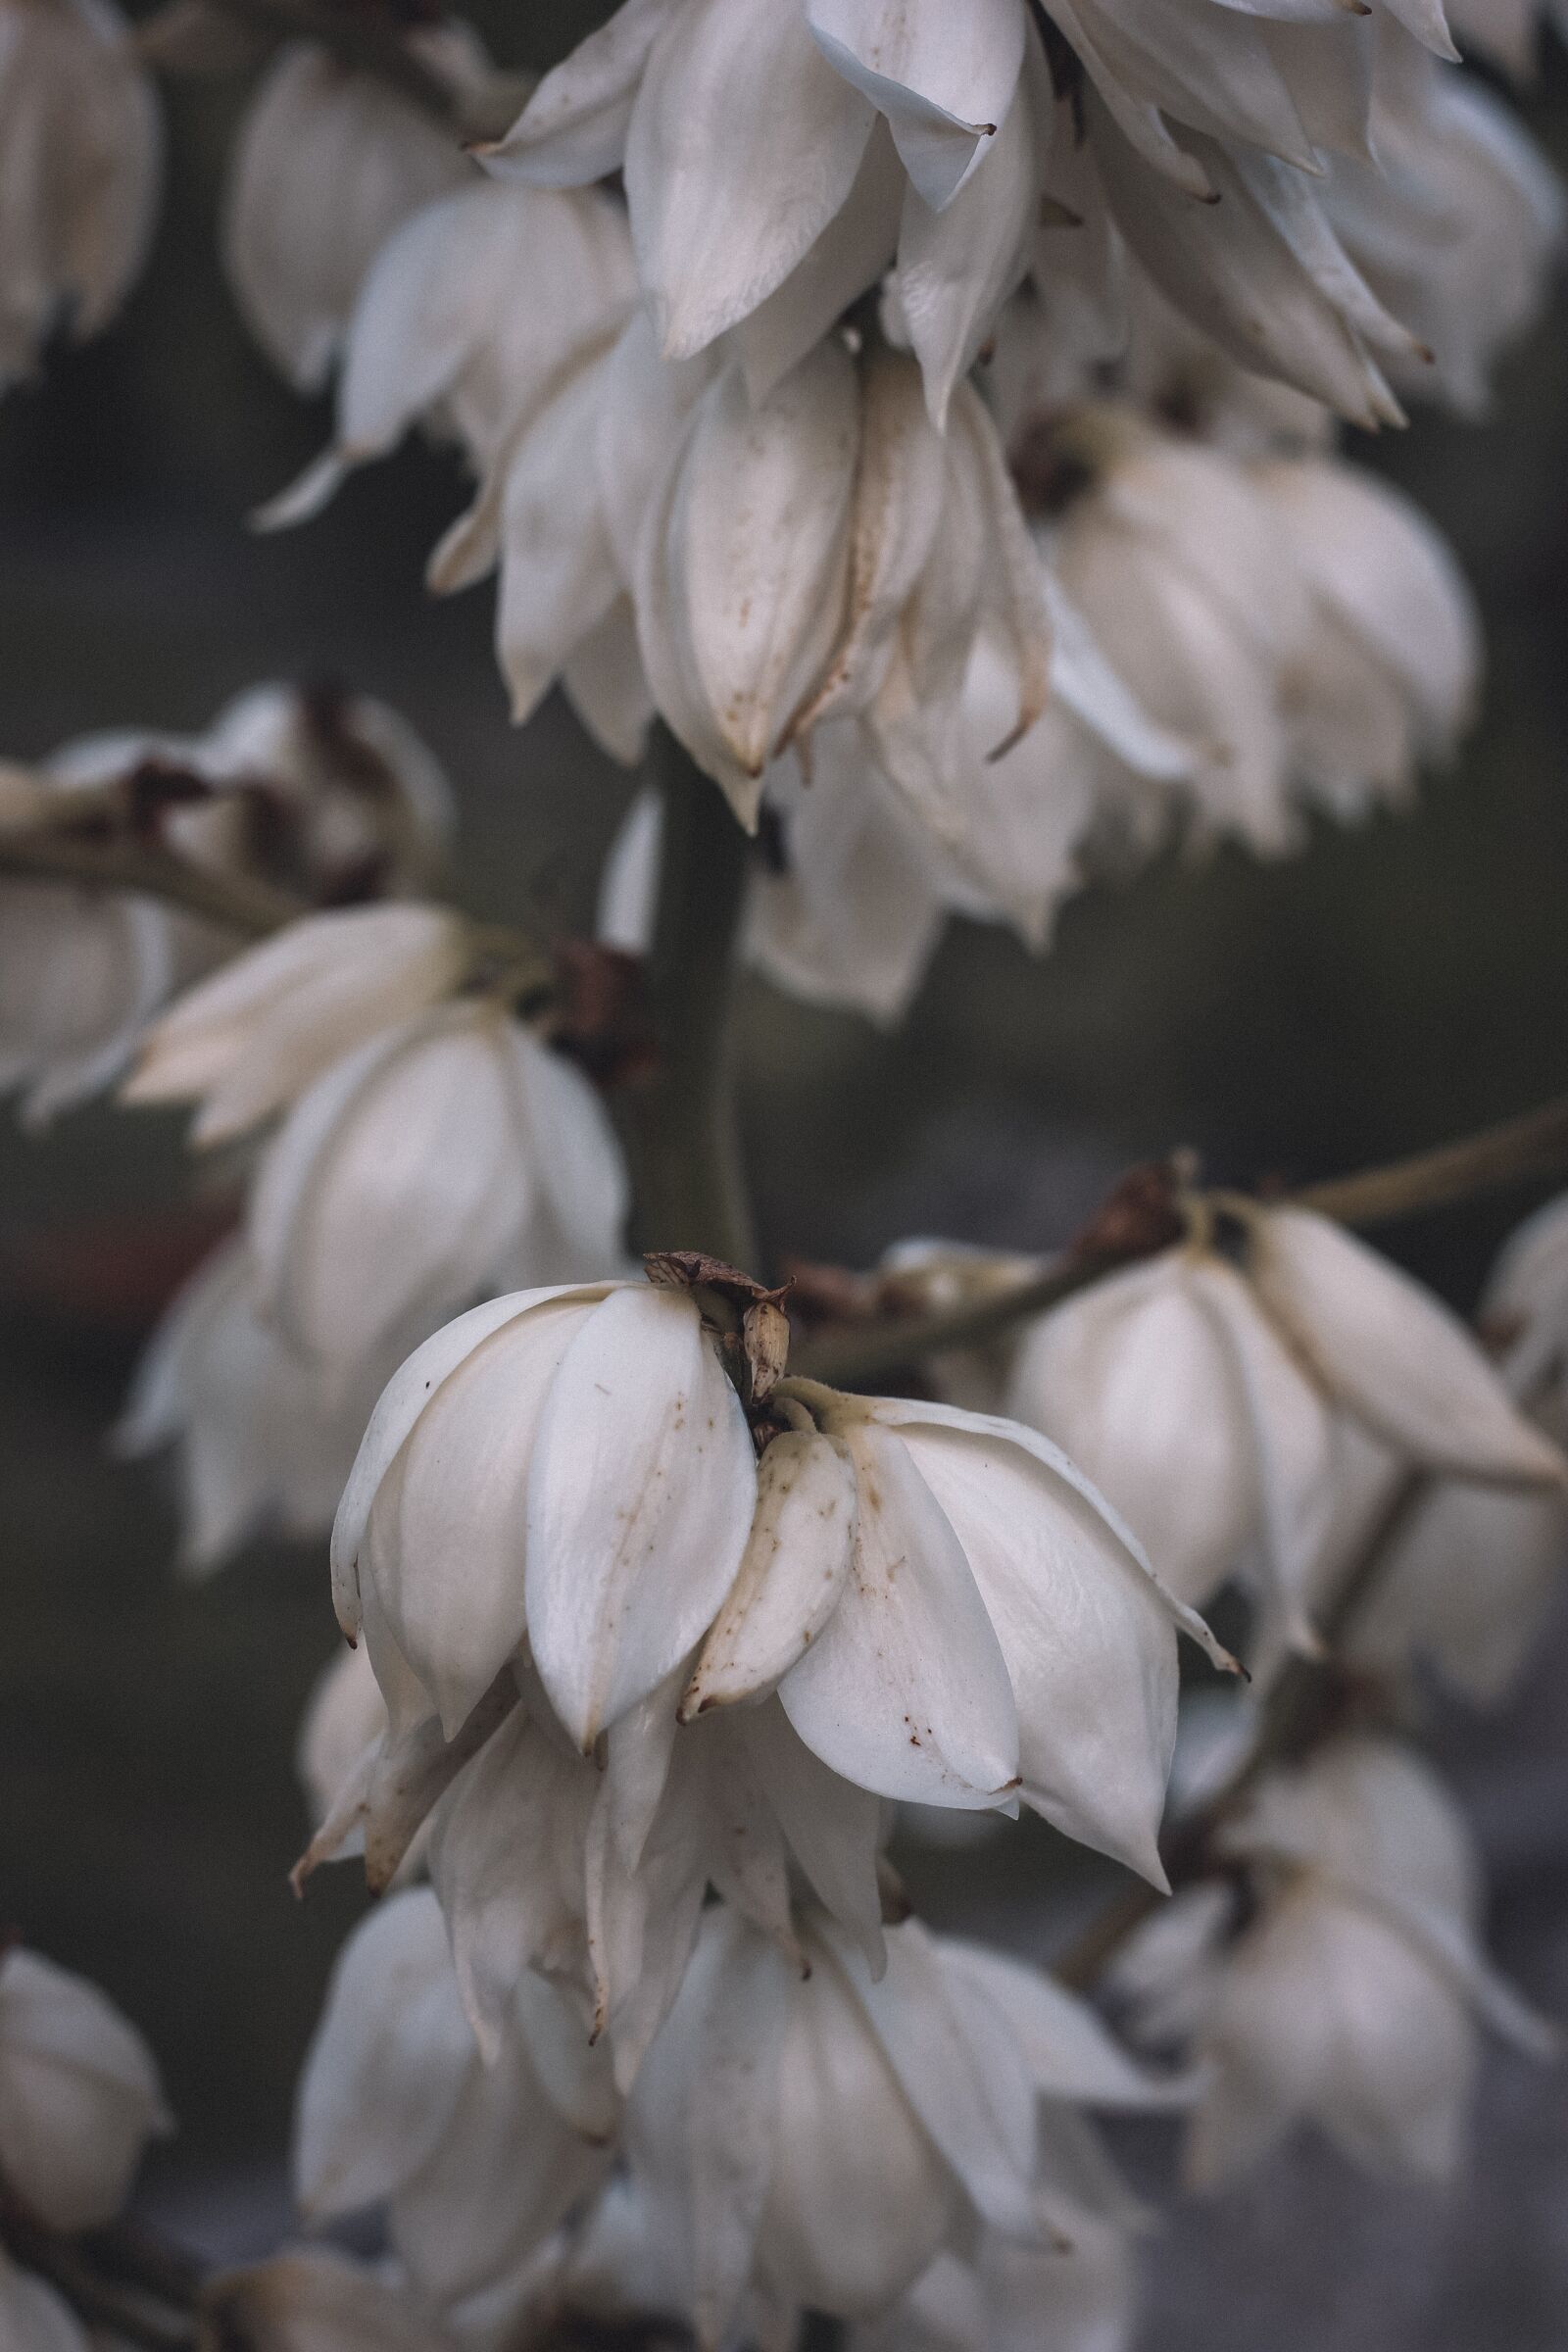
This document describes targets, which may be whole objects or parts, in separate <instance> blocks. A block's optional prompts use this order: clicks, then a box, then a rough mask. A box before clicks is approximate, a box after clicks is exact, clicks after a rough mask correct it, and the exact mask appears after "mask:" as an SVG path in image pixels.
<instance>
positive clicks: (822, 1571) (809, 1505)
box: [681, 1430, 856, 1721]
mask: <svg viewBox="0 0 1568 2352" xmlns="http://www.w3.org/2000/svg"><path fill="white" fill-rule="evenodd" d="M855 1522H856V1506H855V1472H854V1469H853V1467H852V1466H851V1463H850V1460H849V1457H848V1455H847V1454H846V1453H845V1452H844V1450H843V1448H842V1447H841V1446H836V1445H835V1444H834V1442H833V1440H832V1439H831V1438H824V1437H822V1436H821V1435H820V1434H819V1433H817V1432H814V1431H813V1432H811V1433H810V1434H809V1435H808V1434H806V1433H803V1432H800V1431H795V1430H791V1431H789V1432H787V1433H786V1434H785V1435H784V1436H783V1437H780V1438H775V1439H774V1440H773V1442H772V1444H771V1445H770V1446H768V1448H767V1450H766V1452H765V1453H764V1454H763V1455H762V1459H761V1462H760V1465H759V1467H758V1473H757V1515H756V1517H755V1518H754V1519H753V1521H752V1532H751V1534H750V1536H749V1537H748V1538H747V1542H746V1550H745V1553H744V1554H743V1556H742V1559H741V1564H740V1570H739V1573H738V1574H737V1576H736V1579H735V1582H734V1584H733V1585H732V1587H731V1588H730V1592H729V1595H728V1597H727V1598H726V1600H725V1602H724V1606H723V1607H722V1609H720V1611H719V1613H718V1615H717V1617H716V1618H715V1619H714V1621H713V1626H712V1629H711V1632H710V1634H709V1637H708V1640H707V1641H706V1642H704V1644H703V1649H702V1654H701V1656H700V1657H699V1659H698V1661H697V1672H696V1673H695V1674H694V1675H693V1677H692V1680H691V1685H690V1687H689V1689H688V1690H687V1692H686V1695H685V1697H684V1698H683V1699H682V1701H681V1715H682V1718H683V1720H687V1721H689V1720H690V1718H691V1717H692V1716H694V1715H700V1714H702V1713H703V1712H704V1710H705V1709H707V1708H709V1707H723V1706H732V1705H733V1704H734V1703H735V1701H736V1700H737V1699H743V1698H753V1697H757V1696H760V1694H761V1693H763V1692H764V1691H770V1690H771V1689H772V1688H773V1686H774V1685H775V1684H776V1683H777V1682H778V1681H779V1679H780V1677H781V1676H782V1675H785V1674H787V1673H788V1672H789V1670H790V1668H791V1667H792V1666H793V1665H794V1664H795V1662H796V1660H797V1658H799V1657H801V1656H802V1655H803V1654H804V1652H805V1651H806V1650H807V1649H808V1648H809V1646H810V1644H811V1642H814V1641H815V1639H816V1637H817V1635H818V1634H819V1633H820V1632H821V1630H822V1628H823V1626H824V1625H825V1624H826V1623H827V1621H828V1618H829V1617H830V1616H831V1615H832V1613H833V1610H834V1609H835V1607H836V1606H837V1604H838V1598H839V1594H840V1593H842V1591H843V1589H844V1583H845V1579H846V1578H847V1577H848V1575H849V1573H850V1560H851V1556H852V1554H853V1551H854V1548H855Z"/></svg>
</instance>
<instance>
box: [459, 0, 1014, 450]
mask: <svg viewBox="0 0 1568 2352" xmlns="http://www.w3.org/2000/svg"><path fill="white" fill-rule="evenodd" d="M1051 117H1052V110H1051V106H1050V76H1049V73H1048V71H1047V68H1046V64H1045V57H1044V52H1043V48H1042V45H1041V42H1040V37H1039V34H1038V31H1037V30H1036V28H1035V26H1034V25H1032V24H1031V22H1030V20H1029V16H1028V12H1027V10H1026V9H1025V8H1024V7H1023V6H1022V5H1021V0H986V5H985V6H984V7H983V8H981V9H979V10H978V11H976V12H974V14H973V16H972V19H971V21H969V22H966V24H965V26H964V31H963V36H962V38H961V39H959V38H957V37H956V36H955V33H954V30H953V27H952V25H951V24H950V23H949V22H948V21H947V19H946V18H945V17H944V15H943V13H942V11H941V10H940V9H937V8H934V7H930V6H926V7H921V8H915V9H908V8H902V9H894V8H890V7H888V6H886V5H884V4H883V0H870V4H869V5H867V4H866V0H785V5H784V6H782V7H776V8H775V7H767V6H764V5H761V0H727V4H726V0H628V4H627V5H624V6H623V7H622V8H621V9H620V11H619V12H618V14H617V15H616V16H615V17H614V18H613V19H612V21H611V22H610V24H609V25H605V26H603V27H602V28H601V29H600V30H599V31H598V32H595V33H591V34H590V35H589V36H588V38H587V39H586V40H585V41H584V42H582V43H581V44H580V45H579V47H578V48H577V49H576V50H575V51H574V52H573V53H572V55H571V56H570V57H568V58H567V59H566V60H565V62H564V65H562V66H560V67H558V68H557V69H556V71H555V72H554V73H550V74H547V75H546V76H545V79H544V80H543V81H542V82H541V83H540V85H539V88H538V90H537V91H536V92H535V93H534V96H533V98H532V99H531V100H530V102H529V104H528V106H527V107H526V108H525V110H524V112H523V114H522V115H521V117H520V118H519V120H518V122H517V123H515V125H514V127H513V129H512V130H511V132H510V133H509V134H508V136H507V137H506V138H505V139H503V140H501V141H499V142H497V143H496V145H494V146H493V147H491V148H489V149H487V150H485V151H484V160H485V161H486V163H487V164H488V165H489V167H490V169H491V170H492V171H494V172H498V173H502V174H505V175H507V176H509V177H518V178H525V179H530V180H533V181H534V182H536V183H538V184H542V185H546V186H570V185H573V184H581V183H583V182H586V181H589V180H593V179H598V178H601V177H603V176H604V174H605V173H607V172H613V171H614V170H616V169H618V168H621V167H622V166H623V167H624V171H625V184H626V193H627V199H628V203H629V206H630V213H631V228H632V237H633V241H634V244H635V247H636V253H637V267H638V274H639V277H640V279H641V282H642V285H643V289H644V292H645V293H646V295H647V297H648V300H649V303H650V305H651V307H652V311H653V315H654V320H655V325H656V328H657V331H658V334H659V338H660V342H661V345H662V349H663V351H664V353H665V355H666V356H667V357H669V358H672V359H682V358H690V357H691V356H692V355H693V354H694V353H696V352H699V351H701V350H703V349H705V348H706V347H707V346H708V345H709V344H711V342H712V341H713V340H714V338H715V337H716V336H718V335H720V334H721V333H722V332H723V331H724V330H725V329H726V328H728V327H736V328H738V330H739V341H740V346H741V350H742V352H743V354H744V355H745V357H746V360H747V364H748V369H749V372H750V373H751V375H752V378H753V388H754V390H755V391H756V392H757V393H758V394H759V395H761V394H763V393H765V392H766V390H767V389H768V387H769V385H770V383H771V382H772V381H774V380H776V379H777V377H778V376H779V375H780V374H782V373H783V372H785V370H786V369H787V368H788V367H789V366H791V365H792V364H793V363H794V362H795V361H796V360H798V359H799V358H800V357H801V356H802V354H803V353H804V352H805V351H807V350H808V349H809V347H810V345H811V344H812V343H813V342H814V341H815V340H816V339H817V337H818V336H820V335H821V334H823V333H824V332H825V331H826V330H827V329H828V328H829V327H830V326H831V325H832V324H833V323H834V321H835V319H837V317H838V316H839V315H840V313H841V312H843V311H844V310H846V309H848V307H849V306H850V305H851V304H852V303H853V302H854V301H855V299H856V298H857V296H858V295H860V294H862V293H863V292H865V291H866V290H867V289H868V288H869V287H870V286H872V285H874V284H875V282H876V281H877V279H878V278H879V277H880V276H881V275H882V273H883V271H884V270H886V269H887V267H888V265H889V264H890V263H891V262H893V261H894V259H895V255H896V256H897V262H898V271H899V276H900V279H901V280H902V281H903V284H904V287H905V291H906V301H907V309H908V313H909V317H910V319H911V322H913V323H914V341H915V348H916V351H917V352H918V354H919V357H920V360H921V363H922V366H923V368H924V369H925V372H926V377H927V386H928V392H929V395H930V398H931V403H932V411H933V415H935V416H937V417H941V415H942V414H943V412H944V411H945V408H946V404H947V397H948V393H949V392H950V390H951V387H952V384H953V382H954V380H955V378H956V374H957V373H958V371H959V370H960V369H961V368H965V367H967V366H968V364H969V362H970V360H972V358H973V357H974V354H975V352H976V351H977V350H978V349H979V347H980V344H981V343H982V342H983V340H984V338H985V334H986V332H987V329H988V327H989V325H990V323H991V319H992V316H993V315H994V312H995V308H996V306H997V305H998V304H999V303H1000V302H1001V300H1002V298H1003V297H1004V296H1005V293H1006V292H1007V291H1008V290H1009V287H1010V285H1011V283H1012V282H1014V280H1015V277H1016V275H1017V273H1018V271H1019V270H1020V269H1021V264H1022V254H1023V251H1024V248H1025V247H1026V244H1027V240H1028V236H1029V233H1030V228H1031V225H1032V219H1033V215H1034V211H1035V207H1036V204H1037V202H1038V192H1039V175H1040V172H1041V170H1042V169H1043V164H1044V158H1045V153H1046V150H1047V148H1048V146H1049V142H1050V135H1051V129H1052V120H1051ZM803 158H809V163H808V164H806V165H805V166H804V168H803ZM803 169H804V176H803Z"/></svg>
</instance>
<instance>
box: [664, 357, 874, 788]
mask: <svg viewBox="0 0 1568 2352" xmlns="http://www.w3.org/2000/svg"><path fill="white" fill-rule="evenodd" d="M858 440H859V403H858V389H857V383H856V375H855V368H854V366H853V364H852V363H851V361H850V359H849V357H848V355H847V354H846V353H845V352H844V351H843V350H842V349H841V348H840V347H839V346H838V345H836V344H822V345H819V346H818V348H817V349H816V350H815V351H814V352H813V353H812V354H811V355H810V357H809V359H807V360H806V361H804V362H803V363H802V365H801V366H800V367H799V368H795V369H794V370H793V371H792V372H791V373H790V374H789V375H787V376H786V377H785V378H784V380H783V382H782V383H781V384H779V385H778V387H777V388H776V390H775V391H774V392H773V393H772V394H771V395H770V396H769V398H768V399H767V400H766V401H765V402H763V403H762V404H761V406H760V407H759V408H757V409H755V410H754V409H753V408H752V406H751V403H750V401H749V399H748V397H747V392H746V384H745V379H744V377H743V375H742V373H741V371H740V369H739V368H729V369H727V370H726V371H725V373H724V374H723V375H722V376H721V377H719V379H718V380H717V382H715V383H714V384H713V385H711V387H710V389H709V391H708V392H707V393H706V394H705V395H704V398H703V401H702V403H701V405H700V407H699V409H698V411H697V414H696V417H695V418H694V420H693V425H692V430H691V434H690V437H689V439H688V441H687V444H686V449H685V452H684V455H683V457H682V460H681V463H680V465H679V466H678V467H677V468H676V469H675V472H674V474H673V475H672V477H671V482H670V487H669V491H668V494H667V496H666V500H665V503H664V505H663V507H662V508H656V509H655V510H654V511H653V512H652V513H651V514H650V515H649V517H648V522H647V525H646V527H645V530H644V534H643V542H642V548H641V551H640V562H641V575H640V583H639V590H638V596H637V626H638V636H639V640H640V643H641V645H642V652H643V665H644V668H645V669H646V671H647V675H648V682H649V684H650V686H651V687H652V688H653V692H654V696H655V699H656V701H657V702H658V704H659V707H660V709H661V711H662V712H663V715H664V717H665V718H666V719H667V720H668V722H669V724H670V725H671V726H672V727H673V729H674V731H675V733H676V734H677V735H679V736H680V738H681V740H682V742H684V744H685V745H686V748H687V750H688V751H689V752H690V753H691V755H692V757H693V758H694V759H695V760H697V762H698V765H699V766H701V767H703V768H705V769H706V770H707V771H708V773H710V774H711V775H712V776H713V777H714V778H715V779H716V780H717V781H718V782H719V783H720V784H722V785H723V786H724V788H725V790H726V791H727V792H728V793H729V795H730V798H731V800H732V802H733V803H734V806H735V809H736V812H737V814H738V815H739V816H740V817H741V820H742V822H743V823H745V824H747V825H748V826H750V827H752V828H753V829H755V826H756V820H757V805H758V800H759V791H758V784H759V780H760V776H761V773H762V770H763V768H764V766H765V765H766V763H767V761H768V760H769V759H770V758H771V757H772V755H773V753H774V751H775V750H776V749H777V747H778V744H779V742H780V741H781V739H782V737H783V736H784V734H785V732H786V730H787V728H788V725H789V722H790V720H791V718H792V717H793V716H794V714H795V711H797V709H798V708H799V706H800V705H801V704H802V703H803V702H804V701H805V700H806V699H807V697H808V696H809V694H810V693H812V692H813V691H814V689H815V687H816V684H817V681H818V678H819V676H820V673H821V670H822V667H823V664H824V662H826V660H827V656H828V653H829V651H830V649H831V647H832V644H833V642H834V639H835V638H836V637H837V635H838V633H839V628H840V625H841V620H842V613H843V600H844V591H845V579H846V572H847V565H848V525H849V518H850V512H851V497H852V492H853V488H854V480H855V466H856V456H857V450H858Z"/></svg>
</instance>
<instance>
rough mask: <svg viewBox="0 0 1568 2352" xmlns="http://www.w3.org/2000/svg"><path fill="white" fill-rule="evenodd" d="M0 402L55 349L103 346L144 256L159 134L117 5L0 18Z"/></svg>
mask: <svg viewBox="0 0 1568 2352" xmlns="http://www.w3.org/2000/svg"><path fill="white" fill-rule="evenodd" d="M0 140H3V144H4V156H5V162H4V168H3V170H0V390H3V389H4V387H5V386H6V385H7V384H8V383H11V382H14V381H15V379H16V378H17V377H18V376H24V375H26V374H28V373H29V372H30V371H31V369H32V368H33V366H34V363H35V362H36V360H37V358H38V356H39V354H40V352H41V351H42V349H43V347H44V345H45V343H46V342H47V341H48V339H49V337H50V335H51V334H52V333H54V332H55V331H56V329H57V328H59V327H64V328H65V330H66V332H67V333H68V334H69V335H70V337H71V339H72V341H73V342H76V343H82V342H85V341H86V340H87V338H88V337H89V336H90V335H95V334H97V333H98V331H99V330H100V328H102V327H104V326H106V325H107V324H108V322H109V320H110V319H112V318H113V317H114V315H115V313H116V312H117V311H118V310H119V308H120V306H121V304H122V302H123V300H124V298H125V295H126V294H127V292H128V291H129V289H130V286H131V284H132V282H133V281H134V279H135V277H136V276H137V273H138V272H139V270H140V269H141V266H142V262H143V260H144V258H145V255H146V251H147V244H148V240H149V238H150V236H151V234H152V226H153V219H154V215H155V212H156V210H157V204H158V190H159V181H160V177H161V171H162V162H163V131H162V125H161V123H160V120H159V114H158V103H157V100H156V98H155V97H154V94H153V87H152V82H151V79H150V77H149V75H148V74H147V73H146V71H145V69H144V68H143V67H142V65H141V63H140V61H139V60H138V58H137V56H136V52H135V49H134V46H133V44H132V41H131V37H130V28H129V26H128V25H126V23H125V20H124V19H123V17H122V15H121V14H120V11H119V9H118V8H116V7H114V6H113V5H112V0H7V4H6V7H5V9H4V11H3V14H0Z"/></svg>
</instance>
